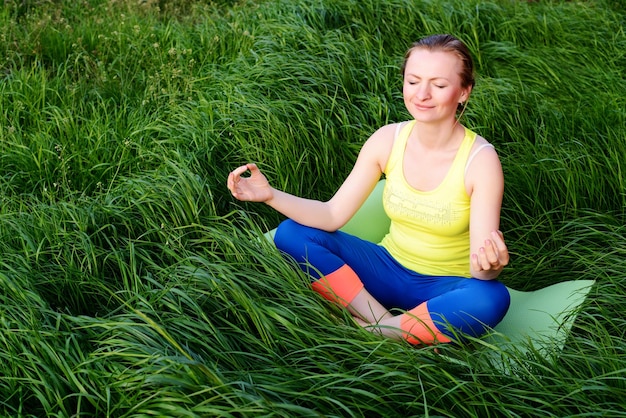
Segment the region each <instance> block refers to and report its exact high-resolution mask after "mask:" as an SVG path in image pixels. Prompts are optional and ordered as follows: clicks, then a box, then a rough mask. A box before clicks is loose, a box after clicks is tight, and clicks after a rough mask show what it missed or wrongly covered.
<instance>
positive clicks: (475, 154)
mask: <svg viewBox="0 0 626 418" xmlns="http://www.w3.org/2000/svg"><path fill="white" fill-rule="evenodd" d="M465 179H466V185H468V186H469V188H470V189H472V188H473V186H475V185H477V184H480V183H482V182H487V183H494V182H495V183H501V182H502V181H503V173H502V165H501V163H500V157H499V156H498V153H497V151H496V149H495V148H494V147H493V146H492V145H491V144H490V143H489V141H487V140H486V139H485V138H483V137H482V136H480V135H476V141H475V142H474V145H473V147H472V150H471V151H470V159H469V160H468V162H467V167H466V172H465Z"/></svg>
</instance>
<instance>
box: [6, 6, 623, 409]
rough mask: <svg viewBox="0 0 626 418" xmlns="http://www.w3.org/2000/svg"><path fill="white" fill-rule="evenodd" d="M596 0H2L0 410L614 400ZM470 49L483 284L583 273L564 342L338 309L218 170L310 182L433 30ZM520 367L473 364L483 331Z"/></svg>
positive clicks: (608, 123)
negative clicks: (485, 200)
mask: <svg viewBox="0 0 626 418" xmlns="http://www.w3.org/2000/svg"><path fill="white" fill-rule="evenodd" d="M625 20H626V9H625V8H624V6H623V5H622V2H621V1H616V0H615V1H610V0H604V1H602V0H597V1H594V0H589V1H534V2H531V1H528V2H527V1H514V0H494V1H491V2H485V1H479V0H450V1H427V0H385V1H379V0H290V1H286V0H282V1H281V0H276V1H270V0H267V1H261V0H259V1H256V2H255V1H247V0H242V1H239V2H235V1H227V0H218V1H215V2H208V1H201V0H180V1H176V2H174V1H172V2H168V1H166V0H160V1H156V0H145V1H136V0H117V1H116V0H108V1H107V0H83V1H73V0H55V1H43V0H8V1H5V2H4V3H3V5H2V6H0V158H1V160H0V191H1V193H0V196H1V199H2V205H0V253H1V254H2V256H1V257H0V416H11V417H42V416H54V417H79V416H80V417H131V416H132V417H139V416H170V417H207V416H224V417H243V416H246V417H247V416H250V417H269V416H278V417H294V416H298V417H300V416H302V417H304V416H306V417H309V416H310V417H318V416H338V417H368V418H369V417H375V416H381V417H411V416H415V417H422V416H428V417H437V416H446V417H449V416H451V417H474V416H476V417H525V416H541V417H566V416H571V417H582V416H603V417H618V416H626V354H625V351H626V342H625V338H624V330H625V329H626V315H625V314H624V307H625V306H626V212H625V211H626V184H625V182H626V180H625V177H626V99H625V98H626V81H625V78H624V71H625V69H626V52H625V51H626V34H625V33H624V22H625ZM442 32H446V33H452V34H454V35H456V36H458V37H460V38H461V39H463V40H464V41H465V42H466V43H467V44H468V45H469V46H470V48H471V51H472V53H473V54H474V57H475V59H476V65H477V73H478V78H477V85H476V88H475V90H474V93H473V95H472V99H471V100H470V102H469V105H468V109H467V111H466V114H465V116H464V120H463V122H464V123H465V125H466V126H468V127H470V128H472V129H474V130H475V131H477V132H478V133H479V134H481V135H482V136H484V137H485V138H487V139H488V140H489V141H491V142H492V143H493V144H494V145H495V146H496V149H497V150H498V152H499V154H500V157H501V160H502V163H503V167H504V171H505V180H506V190H505V201H504V208H503V217H502V229H503V230H504V232H505V236H506V238H507V242H508V245H509V248H510V251H511V253H512V262H511V264H510V265H509V266H508V267H507V268H506V269H505V271H504V273H503V275H502V276H501V278H502V281H503V282H505V283H506V284H507V285H508V286H510V287H512V288H515V289H519V290H533V289H539V288H542V287H545V286H547V285H550V284H553V283H557V282H561V281H564V280H577V279H593V280H596V285H595V286H594V287H593V288H592V290H591V292H590V294H589V297H588V299H587V301H586V302H585V303H584V305H583V306H582V310H581V312H580V314H579V315H578V317H577V319H576V322H575V324H574V327H573V329H572V333H571V335H570V337H569V338H568V340H567V342H566V345H565V348H564V350H563V352H562V353H554V355H551V356H548V358H545V357H543V356H541V355H539V352H538V351H537V349H536V347H534V346H532V344H529V345H528V346H526V347H523V350H512V349H500V348H498V347H495V348H491V349H490V348H489V347H485V346H483V345H482V344H480V341H476V342H474V343H473V344H470V345H468V346H458V347H454V346H450V347H444V348H443V349H442V351H443V354H444V355H439V354H437V353H435V352H434V351H433V349H432V347H426V348H415V347H413V346H410V345H408V344H406V343H403V342H397V341H390V340H384V339H381V338H379V337H377V336H375V335H372V334H370V333H368V332H367V331H364V330H362V329H360V328H358V327H357V326H355V325H354V324H353V323H352V322H351V321H350V320H349V318H348V317H347V315H346V314H345V312H343V311H340V310H339V309H337V308H336V307H334V306H332V305H330V304H329V303H328V302H326V301H324V300H323V299H321V298H320V297H318V296H317V295H316V294H315V293H314V292H312V291H311V290H310V289H309V286H308V279H307V278H306V277H305V276H304V275H303V274H301V273H300V272H299V271H296V270H295V269H294V268H293V267H292V266H291V265H290V264H288V263H287V262H285V261H284V260H283V259H282V258H281V257H280V255H279V254H278V253H277V251H276V250H275V249H274V248H273V247H272V246H271V245H270V244H269V243H267V242H265V241H264V240H262V239H259V236H260V235H261V234H262V233H263V232H264V231H266V230H267V229H270V228H273V227H275V226H276V225H277V223H278V222H279V220H280V217H279V215H277V214H276V213H273V212H272V211H271V210H270V209H269V208H267V207H265V206H263V205H259V204H246V203H241V202H237V201H235V200H234V199H233V198H231V197H230V195H229V193H228V190H227V189H226V186H225V182H226V176H227V174H228V172H229V171H230V170H231V169H232V168H234V167H235V166H238V165H240V164H242V163H245V162H248V161H254V162H257V163H258V164H259V166H260V167H261V169H262V170H264V172H265V173H266V175H267V176H268V178H269V179H270V181H271V182H272V184H273V185H275V186H276V187H278V188H281V189H284V190H286V191H289V192H292V193H295V194H298V195H301V196H306V197H310V198H319V199H326V198H329V197H330V196H331V195H332V194H333V193H334V191H335V190H336V188H337V187H338V186H339V185H340V184H341V182H342V180H343V178H344V177H345V176H346V174H347V173H348V171H349V170H350V168H351V166H352V164H353V162H354V160H355V159H356V155H357V153H358V150H359V148H360V146H361V144H362V143H363V142H364V141H365V140H366V139H367V137H368V136H369V135H370V134H371V133H373V132H374V130H376V129H377V128H378V127H379V126H381V125H383V124H386V123H390V122H395V121H400V120H405V119H408V117H409V115H408V114H407V112H406V110H405V109H404V106H403V102H402V97H401V79H400V74H399V66H400V63H401V60H402V57H403V54H404V52H405V50H406V48H407V47H408V46H409V45H410V44H411V43H412V42H413V41H415V40H417V39H418V38H420V37H422V36H424V35H427V34H432V33H442ZM494 350H495V351H498V350H502V351H501V352H499V353H497V354H498V355H502V356H505V357H507V358H509V359H511V360H512V361H513V362H514V363H515V364H517V367H515V368H514V370H511V371H508V372H503V371H502V370H500V369H498V368H497V367H494V364H493V363H492V361H491V359H492V358H493V356H491V355H489V351H494Z"/></svg>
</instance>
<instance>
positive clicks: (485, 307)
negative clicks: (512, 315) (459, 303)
mask: <svg viewBox="0 0 626 418" xmlns="http://www.w3.org/2000/svg"><path fill="white" fill-rule="evenodd" d="M484 284H485V285H486V286H484V288H483V289H482V290H483V291H482V292H476V294H475V296H476V298H475V299H474V303H475V304H476V306H477V308H478V309H477V310H478V312H479V313H480V314H479V315H480V316H481V317H482V320H483V322H484V323H485V324H486V325H488V326H490V327H495V326H496V325H497V324H498V323H499V322H500V321H501V320H502V318H504V316H505V315H506V313H507V311H508V310H509V306H510V304H511V295H510V294H509V290H508V289H507V288H506V286H505V285H504V284H502V283H500V282H498V281H495V280H494V281H488V282H485V283H484Z"/></svg>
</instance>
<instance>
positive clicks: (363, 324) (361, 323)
mask: <svg viewBox="0 0 626 418" xmlns="http://www.w3.org/2000/svg"><path fill="white" fill-rule="evenodd" d="M352 319H354V322H356V323H357V324H359V326H361V327H363V328H365V327H369V326H371V325H372V324H370V323H369V322H367V321H366V320H364V319H362V318H359V317H357V316H353V317H352Z"/></svg>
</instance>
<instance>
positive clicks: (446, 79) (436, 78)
mask: <svg viewBox="0 0 626 418" xmlns="http://www.w3.org/2000/svg"><path fill="white" fill-rule="evenodd" d="M405 77H415V78H419V79H421V78H422V77H420V76H418V75H416V74H413V73H407V74H406V75H405ZM428 80H445V81H450V79H448V78H446V77H433V78H429V79H428Z"/></svg>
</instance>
